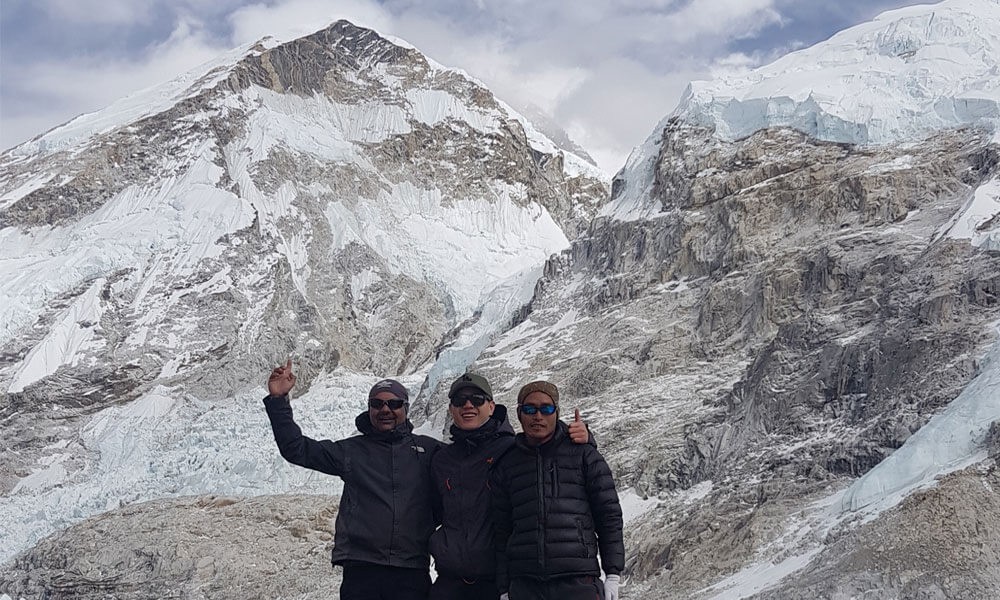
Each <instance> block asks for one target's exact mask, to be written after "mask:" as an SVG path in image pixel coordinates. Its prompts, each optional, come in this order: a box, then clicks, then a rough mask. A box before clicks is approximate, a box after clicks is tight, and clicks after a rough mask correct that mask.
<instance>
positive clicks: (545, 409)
mask: <svg viewBox="0 0 1000 600" xmlns="http://www.w3.org/2000/svg"><path fill="white" fill-rule="evenodd" d="M517 411H518V412H520V413H521V414H523V415H533V414H535V413H542V414H543V415H545V416H546V417H547V416H549V415H554V414H556V405H555V404H543V405H541V406H535V405H534V404H521V405H519V406H518V407H517Z"/></svg>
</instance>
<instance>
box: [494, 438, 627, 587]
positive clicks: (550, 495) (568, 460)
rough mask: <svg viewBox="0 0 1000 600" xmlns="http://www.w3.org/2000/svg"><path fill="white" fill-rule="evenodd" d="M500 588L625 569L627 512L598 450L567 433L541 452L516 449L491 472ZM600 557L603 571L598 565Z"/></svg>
mask: <svg viewBox="0 0 1000 600" xmlns="http://www.w3.org/2000/svg"><path fill="white" fill-rule="evenodd" d="M491 486H492V487H493V489H494V492H495V493H494V503H493V505H494V516H493V521H494V526H495V528H496V546H495V549H496V555H495V556H496V568H497V587H498V588H499V590H500V591H501V592H506V591H507V590H508V588H509V585H510V580H511V579H513V578H518V577H523V578H529V579H534V580H539V581H549V580H552V579H556V578H560V577H569V576H581V575H583V576H585V575H591V576H594V577H599V576H600V574H601V567H603V569H604V572H605V573H607V574H609V575H611V574H620V573H621V572H622V570H623V569H624V568H625V544H624V541H623V538H622V509H621V504H620V503H619V501H618V493H617V491H615V482H614V478H613V477H612V475H611V469H610V468H609V467H608V463H607V462H605V460H604V457H603V456H601V454H600V452H598V451H597V447H596V445H595V444H593V443H590V444H574V443H573V442H572V440H570V438H569V428H568V426H567V425H566V424H565V423H563V422H562V421H557V422H556V431H555V433H554V435H553V437H552V439H550V440H549V441H548V442H546V443H544V444H542V445H541V446H530V445H528V444H527V443H525V437H524V434H518V435H517V437H516V438H515V445H514V448H512V449H511V450H510V451H508V452H507V453H506V454H505V455H504V457H503V459H502V460H501V461H499V463H498V464H497V465H496V467H495V468H494V470H493V473H492V477H491ZM598 555H600V565H598V560H597V559H598Z"/></svg>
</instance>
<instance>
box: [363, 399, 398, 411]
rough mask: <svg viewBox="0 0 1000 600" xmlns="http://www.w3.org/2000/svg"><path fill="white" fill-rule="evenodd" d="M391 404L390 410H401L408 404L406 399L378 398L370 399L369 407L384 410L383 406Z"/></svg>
mask: <svg viewBox="0 0 1000 600" xmlns="http://www.w3.org/2000/svg"><path fill="white" fill-rule="evenodd" d="M386 405H388V406H389V409H390V410H399V409H401V408H403V407H404V406H406V400H401V399H399V398H393V399H392V400H379V399H378V398H369V399H368V408H370V409H372V410H382V407H383V406H386Z"/></svg>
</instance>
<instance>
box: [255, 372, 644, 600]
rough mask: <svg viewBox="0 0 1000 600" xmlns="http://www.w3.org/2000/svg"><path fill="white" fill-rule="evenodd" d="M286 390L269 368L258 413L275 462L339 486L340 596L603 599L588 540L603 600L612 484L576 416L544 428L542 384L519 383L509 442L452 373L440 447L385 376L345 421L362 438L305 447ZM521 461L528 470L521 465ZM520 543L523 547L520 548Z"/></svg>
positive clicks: (471, 381)
mask: <svg viewBox="0 0 1000 600" xmlns="http://www.w3.org/2000/svg"><path fill="white" fill-rule="evenodd" d="M541 384H544V385H541ZM294 385H295V375H294V374H293V373H292V370H291V361H288V362H287V363H286V364H285V365H284V366H283V367H277V368H276V369H274V370H273V371H272V373H271V376H270V378H269V379H268V392H269V395H268V396H267V397H266V398H265V399H264V405H265V408H266V410H267V414H268V417H269V418H270V421H271V427H272V429H273V431H274V437H275V441H276V442H277V444H278V448H279V450H280V452H281V455H282V457H284V458H285V459H286V460H288V461H289V462H291V463H293V464H296V465H300V466H303V467H306V468H309V469H315V470H318V471H322V472H324V473H327V474H330V475H335V476H338V477H341V478H342V479H343V480H344V491H343V494H342V496H341V500H340V510H339V513H338V515H337V523H336V534H335V538H334V549H333V554H332V561H333V564H335V565H337V564H339V565H343V567H344V577H343V582H342V584H341V588H340V597H341V599H342V600H362V599H364V600H367V599H372V600H390V599H393V600H418V599H419V600H423V599H424V598H426V597H427V593H428V590H429V591H430V599H431V600H480V599H488V600H494V599H496V598H498V597H501V598H504V599H505V600H506V599H507V598H512V599H513V600H521V599H522V598H524V599H527V598H546V597H551V598H566V599H568V600H572V599H573V598H576V597H579V598H587V599H588V600H593V598H594V597H595V596H594V594H595V593H598V594H601V596H602V597H603V591H604V590H603V588H602V586H601V583H600V581H599V580H596V579H595V577H596V576H599V575H600V570H599V568H598V566H597V551H596V548H597V546H598V544H599V545H600V555H601V561H602V564H603V565H604V570H605V572H606V573H608V584H607V585H608V590H607V591H608V593H607V600H617V578H618V574H619V573H620V572H621V570H622V568H623V566H624V565H623V563H624V545H623V543H622V537H621V533H622V525H621V508H620V506H619V505H618V496H617V493H616V492H615V489H614V481H613V479H612V477H611V472H610V470H609V469H608V466H607V463H605V462H604V459H603V458H602V457H601V456H600V454H599V453H598V452H597V449H596V447H595V446H594V445H593V444H592V438H591V437H590V433H589V431H588V430H587V428H586V425H585V424H584V423H583V422H581V421H580V420H579V413H577V418H576V419H575V420H574V422H572V423H571V424H568V425H567V424H565V423H562V422H561V421H558V409H557V407H556V405H557V402H558V390H556V388H555V386H554V385H552V384H549V383H547V382H534V383H532V384H529V385H528V386H525V387H524V388H522V390H521V393H520V394H518V415H519V419H520V420H521V425H522V428H523V429H524V431H525V433H522V434H519V435H517V436H516V438H515V436H514V431H513V428H512V427H511V426H510V422H509V421H508V420H507V409H506V408H505V407H504V406H502V405H500V406H497V405H496V403H495V402H494V400H493V393H492V390H491V388H490V385H489V383H488V382H487V381H486V380H485V379H484V378H483V377H481V376H479V375H475V374H472V373H466V374H465V375H462V376H461V377H459V378H458V379H457V380H456V381H455V382H454V383H453V384H452V386H451V388H450V390H449V393H448V397H449V413H450V414H451V417H452V420H453V422H454V423H453V425H452V427H451V435H452V441H453V443H452V444H451V445H447V446H442V445H441V444H440V442H438V441H437V440H434V439H433V438H430V437H427V436H422V435H414V434H413V425H412V424H411V423H410V421H409V420H408V419H407V416H406V415H407V410H408V408H409V395H408V393H407V391H406V388H405V387H403V386H402V384H400V383H399V382H397V381H395V380H392V379H384V380H382V381H379V382H378V383H376V384H375V385H374V386H373V387H372V388H371V390H370V392H369V394H368V410H367V411H366V412H364V413H362V414H360V415H358V417H357V419H356V421H355V423H356V425H357V427H358V430H359V431H361V433H362V434H363V435H361V436H357V437H350V438H346V439H343V440H340V441H336V442H334V441H330V440H322V441H316V440H313V439H311V438H308V437H306V436H304V435H302V432H301V430H300V429H299V427H298V425H296V424H295V421H294V420H293V418H292V409H291V404H290V403H289V400H288V392H289V391H290V390H291V389H292V386H294ZM532 386H534V387H532ZM529 388H532V389H530V390H529ZM526 390H528V391H527V392H526ZM538 394H542V395H545V397H546V398H548V401H547V402H546V401H545V400H544V399H540V398H541V397H540V396H539V395H538ZM515 440H516V441H515ZM574 442H575V443H574ZM532 453H533V454H532ZM532 457H534V460H535V462H534V463H532V465H534V466H532V467H531V469H535V468H536V467H537V469H536V470H537V473H536V472H535V471H532V470H531V469H528V468H527V467H528V466H530V465H528V462H529V461H528V459H529V458H532ZM494 470H495V471H496V472H493V471H494ZM533 477H534V478H533ZM588 478H592V481H591V480H589V479H588ZM491 481H492V482H493V484H492V485H491ZM491 488H492V489H491ZM528 503H533V505H534V507H531V506H527V504H528ZM574 511H575V512H574ZM616 519H617V520H616ZM494 520H496V525H497V527H496V529H494ZM529 521H530V522H529ZM439 522H440V524H441V527H440V528H439V529H437V531H434V528H435V525H436V524H437V523H439ZM549 528H551V530H549ZM432 531H433V534H432ZM532 536H535V537H536V538H537V540H538V543H537V546H535V547H533V548H528V549H527V550H526V551H525V549H524V548H522V546H526V545H528V544H527V542H528V541H530V540H529V538H531V537H532ZM569 537H572V538H573V540H578V543H577V544H573V543H570V540H569ZM428 540H429V547H428ZM428 549H429V550H430V552H431V553H432V554H433V556H434V558H435V562H436V565H435V566H436V568H437V571H438V578H437V580H436V581H435V583H434V586H433V588H431V586H430V577H429V575H428ZM569 553H575V554H573V556H582V557H583V558H582V559H579V560H576V561H573V560H567V558H568V554H569ZM581 553H582V554H581ZM498 567H499V569H498ZM588 590H589V593H590V595H583V594H584V592H586V591H588ZM501 592H503V595H502V596H501ZM508 593H509V596H508ZM552 593H555V595H554V596H553V595H551V594H552Z"/></svg>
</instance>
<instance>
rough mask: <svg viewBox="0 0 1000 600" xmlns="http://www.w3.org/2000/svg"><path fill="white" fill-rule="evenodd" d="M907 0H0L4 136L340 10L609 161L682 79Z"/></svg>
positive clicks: (25, 133) (773, 52)
mask: <svg viewBox="0 0 1000 600" xmlns="http://www.w3.org/2000/svg"><path fill="white" fill-rule="evenodd" d="M916 3H917V2H914V1H913V0H910V1H907V0H837V1H833V0H820V1H816V0H575V1H573V2H567V1H564V0H421V1H418V0H381V1H379V0H265V1H258V2H246V1H242V0H2V2H0V148H3V149H7V148H10V147H13V146H15V145H17V144H19V143H21V142H23V141H26V140H28V139H30V138H32V137H34V136H35V135H37V134H40V133H43V132H45V131H47V130H48V129H50V128H52V127H54V126H56V125H59V124H61V123H64V122H66V121H68V120H69V119H71V118H73V117H75V116H76V115H78V114H81V113H85V112H90V111H94V110H97V109H100V108H102V107H103V106H106V105H107V104H109V103H111V102H112V101H114V100H116V99H118V98H120V97H122V96H125V95H127V94H129V93H131V92H133V91H136V90H139V89H142V88H145V87H148V86H150V85H154V84H157V83H161V82H163V81H167V80H169V79H172V78H173V77H175V76H177V75H179V74H180V73H183V72H185V71H187V70H189V69H192V68H194V67H196V66H198V65H199V64H201V63H203V62H205V61H208V60H210V59H211V58H213V57H215V56H216V55H217V54H219V53H220V52H223V51H225V50H228V49H230V48H233V47H235V46H238V45H241V44H243V43H246V42H251V41H255V40H257V39H259V38H261V37H263V36H265V35H273V36H275V37H278V38H279V39H292V38H294V37H298V36H300V35H306V34H308V33H312V32H313V31H316V30H319V29H322V28H323V27H325V26H326V25H328V24H329V23H330V22H332V21H335V20H337V19H340V18H346V19H348V20H350V21H352V22H354V23H356V24H358V25H363V26H366V27H371V28H373V29H376V30H377V31H379V32H380V33H382V34H387V35H392V36H396V37H399V38H403V39H405V40H407V41H409V42H410V43H411V44H413V45H414V46H416V47H417V48H419V49H420V50H422V51H423V52H424V53H425V54H427V55H429V56H430V57H431V58H434V59H435V60H437V61H438V62H440V63H443V64H445V65H448V66H453V67H460V68H462V69H464V70H465V71H467V72H469V73H471V74H472V75H474V76H475V77H477V78H478V79H480V80H481V81H483V82H485V83H486V84H487V85H488V86H490V87H491V88H492V89H493V91H494V92H495V93H496V94H497V95H498V96H500V97H501V98H503V99H504V100H506V101H507V102H508V103H509V104H511V105H513V106H514V107H515V108H520V107H524V106H525V105H526V104H532V105H534V106H536V107H537V108H538V109H541V111H543V112H544V113H545V114H547V115H548V116H550V117H551V118H552V119H553V120H554V121H555V122H556V123H558V124H559V125H561V126H562V127H563V128H564V129H565V130H566V131H567V132H568V133H569V134H570V136H571V137H572V138H573V139H574V140H575V141H576V142H578V143H579V144H581V145H582V146H583V147H584V148H586V149H587V150H588V151H589V152H590V154H591V155H592V156H593V157H594V158H595V159H596V160H597V162H598V163H599V165H600V166H601V167H602V168H604V169H605V170H606V171H608V172H609V173H613V172H615V171H617V170H618V169H619V168H620V167H621V166H622V165H623V164H624V161H625V158H626V157H627V155H628V153H629V152H630V151H631V149H632V148H633V147H635V146H637V145H638V144H640V143H642V141H643V140H644V139H645V138H646V137H647V136H648V135H649V134H650V133H651V132H652V130H653V127H654V126H655V125H656V123H657V122H658V121H659V120H660V119H662V118H663V117H664V116H665V115H667V114H668V113H669V112H671V111H672V110H673V109H674V108H675V107H676V105H677V102H678V100H679V99H680V95H681V93H682V92H683V90H684V87H685V85H686V84H687V82H688V81H690V80H692V79H706V78H710V77H711V76H712V74H713V73H718V72H720V71H722V70H726V69H740V68H748V67H752V66H756V65H759V64H764V63H767V62H770V61H771V60H774V59H775V58H777V57H778V56H781V55H783V54H785V53H787V52H789V51H791V50H795V49H797V48H801V47H804V46H809V45H812V44H814V43H816V42H819V41H822V40H824V39H826V38H828V37H830V36H831V35H832V34H834V33H836V32H837V31H840V30H841V29H845V28H847V27H850V26H851V25H855V24H857V23H861V22H863V21H868V20H870V19H871V18H872V17H874V16H875V15H876V14H878V13H880V12H883V11H885V10H889V9H891V8H896V7H899V6H905V5H909V4H916Z"/></svg>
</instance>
